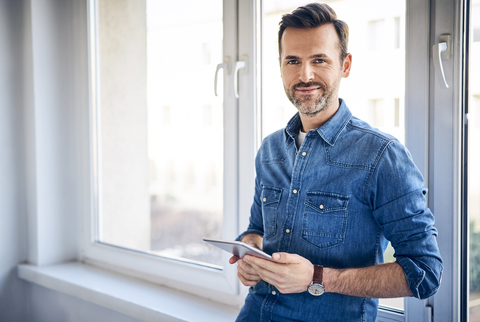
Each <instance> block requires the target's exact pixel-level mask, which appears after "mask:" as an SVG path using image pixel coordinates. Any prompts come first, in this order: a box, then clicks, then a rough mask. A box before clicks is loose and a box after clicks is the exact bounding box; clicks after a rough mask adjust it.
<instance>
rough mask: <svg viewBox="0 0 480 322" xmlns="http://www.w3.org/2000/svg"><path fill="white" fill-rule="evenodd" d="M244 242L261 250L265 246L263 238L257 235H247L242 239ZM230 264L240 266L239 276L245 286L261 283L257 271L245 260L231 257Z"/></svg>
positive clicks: (238, 269) (238, 267) (238, 268)
mask: <svg viewBox="0 0 480 322" xmlns="http://www.w3.org/2000/svg"><path fill="white" fill-rule="evenodd" d="M242 242H244V243H245V244H248V245H250V246H253V247H255V248H258V249H260V250H261V249H262V244H263V238H262V237H260V236H259V235H257V234H247V235H245V236H243V237H242ZM228 262H229V263H230V264H235V263H237V264H238V265H237V276H238V278H239V279H240V281H241V282H242V284H243V285H245V286H255V285H257V284H258V282H260V281H261V278H260V276H259V275H258V274H257V272H256V271H255V269H253V267H252V266H251V265H250V264H248V263H247V262H245V261H244V260H243V259H241V258H238V257H237V256H235V255H234V256H232V257H230V260H229V261H228Z"/></svg>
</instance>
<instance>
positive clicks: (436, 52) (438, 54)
mask: <svg viewBox="0 0 480 322" xmlns="http://www.w3.org/2000/svg"><path fill="white" fill-rule="evenodd" d="M450 48H451V36H450V35H441V36H440V42H439V43H438V44H435V45H433V65H434V66H435V70H436V71H437V75H439V76H438V78H439V79H440V83H441V84H442V85H443V86H444V88H449V86H448V84H447V80H446V79H445V71H444V70H443V63H442V59H450V58H451V49H450ZM442 53H444V54H443V55H442ZM440 75H441V76H440Z"/></svg>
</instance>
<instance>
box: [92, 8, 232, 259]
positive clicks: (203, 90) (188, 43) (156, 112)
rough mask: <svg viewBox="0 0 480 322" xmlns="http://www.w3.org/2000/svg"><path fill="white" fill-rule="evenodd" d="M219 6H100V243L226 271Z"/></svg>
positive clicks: (221, 50)
mask: <svg viewBox="0 0 480 322" xmlns="http://www.w3.org/2000/svg"><path fill="white" fill-rule="evenodd" d="M222 8H223V4H222V0H208V1H201V2H200V1H194V0H189V1H182V2H174V1H166V0H148V1H140V0H127V1H121V2H120V1H117V0H99V1H98V35H99V39H98V54H99V70H98V71H99V79H100V86H99V90H100V97H101V99H100V104H99V108H98V111H99V115H100V117H99V120H100V121H99V130H98V131H99V132H98V133H99V134H98V135H99V143H100V144H99V174H98V178H99V182H100V189H99V229H98V235H99V236H98V240H99V241H100V242H104V243H108V244H113V245H117V246H121V247H126V248H130V249H135V250H139V251H144V252H149V253H153V254H158V255H161V256H167V257H173V258H181V259H187V260H194V261H201V262H206V263H209V264H215V265H220V260H221V251H220V250H217V249H214V247H213V246H209V245H208V244H206V243H204V242H203V241H202V237H217V238H218V237H221V231H222V216H223V98H222V97H215V96H214V95H213V76H214V73H215V68H216V64H217V63H219V62H221V61H222V60H223V17H222V16H223V11H222V10H223V9H222ZM199 12H201V13H202V14H199ZM219 83H220V84H219V91H221V90H222V89H221V83H222V80H220V82H219Z"/></svg>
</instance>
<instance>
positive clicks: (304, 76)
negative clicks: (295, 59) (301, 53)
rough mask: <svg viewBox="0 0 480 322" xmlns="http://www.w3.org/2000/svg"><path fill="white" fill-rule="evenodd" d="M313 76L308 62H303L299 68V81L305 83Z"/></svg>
mask: <svg viewBox="0 0 480 322" xmlns="http://www.w3.org/2000/svg"><path fill="white" fill-rule="evenodd" d="M314 78H315V76H314V75H313V68H312V66H310V65H309V64H303V65H302V67H301V69H300V77H299V79H300V81H302V82H304V83H307V82H309V81H311V80H313V79H314Z"/></svg>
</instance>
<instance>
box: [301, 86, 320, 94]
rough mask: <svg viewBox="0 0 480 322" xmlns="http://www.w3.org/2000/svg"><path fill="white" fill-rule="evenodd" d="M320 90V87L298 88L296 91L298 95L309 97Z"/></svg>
mask: <svg viewBox="0 0 480 322" xmlns="http://www.w3.org/2000/svg"><path fill="white" fill-rule="evenodd" d="M319 89H320V87H299V88H296V89H295V91H296V92H297V93H300V94H305V95H307V94H313V93H315V92H316V91H318V90H319Z"/></svg>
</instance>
